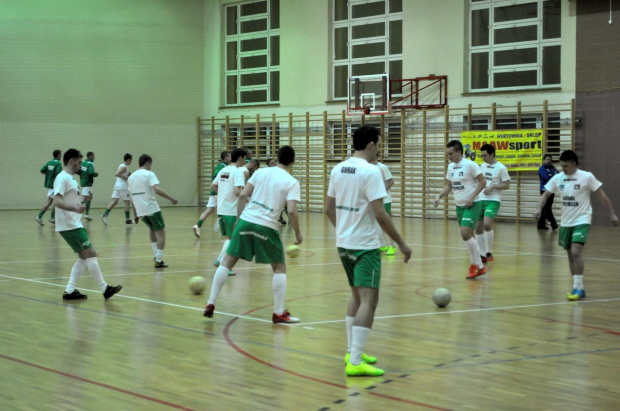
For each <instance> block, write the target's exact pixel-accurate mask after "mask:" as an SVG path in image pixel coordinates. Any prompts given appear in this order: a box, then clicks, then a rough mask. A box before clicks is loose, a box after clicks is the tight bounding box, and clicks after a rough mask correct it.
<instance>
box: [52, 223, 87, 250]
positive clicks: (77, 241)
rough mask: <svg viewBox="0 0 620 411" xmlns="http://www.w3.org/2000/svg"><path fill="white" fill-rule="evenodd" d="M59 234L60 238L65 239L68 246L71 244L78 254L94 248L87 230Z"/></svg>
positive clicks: (77, 229) (80, 229)
mask: <svg viewBox="0 0 620 411" xmlns="http://www.w3.org/2000/svg"><path fill="white" fill-rule="evenodd" d="M59 232H60V236H61V237H62V238H64V239H65V241H66V242H67V244H69V245H70V246H71V248H72V249H73V251H74V252H76V253H79V252H80V251H84V250H86V249H88V248H90V247H92V245H91V244H90V240H89V239H88V233H86V229H84V228H76V229H74V230H67V231H59Z"/></svg>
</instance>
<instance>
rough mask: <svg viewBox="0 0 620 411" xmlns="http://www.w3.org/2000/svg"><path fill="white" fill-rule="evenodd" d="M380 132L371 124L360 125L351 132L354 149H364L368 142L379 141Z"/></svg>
mask: <svg viewBox="0 0 620 411" xmlns="http://www.w3.org/2000/svg"><path fill="white" fill-rule="evenodd" d="M379 135H380V132H379V130H378V129H376V128H375V127H373V126H361V127H358V128H357V130H355V132H354V133H353V149H354V150H366V147H367V146H368V144H370V143H375V144H377V142H378V141H379Z"/></svg>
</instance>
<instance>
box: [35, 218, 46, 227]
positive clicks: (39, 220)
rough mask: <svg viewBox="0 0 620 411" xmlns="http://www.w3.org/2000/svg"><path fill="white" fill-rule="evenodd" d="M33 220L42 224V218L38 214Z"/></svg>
mask: <svg viewBox="0 0 620 411" xmlns="http://www.w3.org/2000/svg"><path fill="white" fill-rule="evenodd" d="M34 221H36V222H37V223H39V225H40V226H43V225H44V224H43V220H41V219H40V218H39V217H38V216H37V217H35V218H34Z"/></svg>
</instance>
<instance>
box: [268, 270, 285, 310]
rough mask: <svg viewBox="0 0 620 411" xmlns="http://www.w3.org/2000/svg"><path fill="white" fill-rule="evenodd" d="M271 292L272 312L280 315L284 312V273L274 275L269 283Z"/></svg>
mask: <svg viewBox="0 0 620 411" xmlns="http://www.w3.org/2000/svg"><path fill="white" fill-rule="evenodd" d="M271 289H272V291H273V312H274V313H276V314H278V315H282V313H283V312H284V298H285V297H286V273H276V274H274V275H273V281H272V282H271Z"/></svg>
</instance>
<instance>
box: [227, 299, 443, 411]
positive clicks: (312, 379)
mask: <svg viewBox="0 0 620 411" xmlns="http://www.w3.org/2000/svg"><path fill="white" fill-rule="evenodd" d="M339 292H342V291H334V292H330V293H325V294H334V293H339ZM317 295H322V294H317ZM315 296H316V295H310V296H306V297H299V298H295V300H300V299H302V298H308V297H315ZM289 301H292V300H289ZM270 306H271V304H269V305H263V306H262V307H257V308H254V309H252V310H250V311H247V312H245V313H243V314H241V315H248V314H251V313H253V312H255V311H258V310H260V309H263V308H265V307H270ZM238 319H239V317H235V318H233V319H232V320H230V321H229V322H228V323H226V326H225V327H224V331H223V334H224V339H225V340H226V342H227V343H228V345H230V346H231V347H232V348H233V349H234V350H235V351H237V352H238V353H239V354H241V355H244V356H246V357H248V358H249V359H251V360H253V361H256V362H259V363H261V364H263V365H266V366H268V367H271V368H273V369H276V370H278V371H283V372H285V373H288V374H291V375H294V376H296V377H300V378H305V379H307V380H311V381H314V382H318V383H321V384H326V385H330V386H332V387H337V388H343V389H345V390H349V387H347V386H345V385H340V384H336V383H333V382H331V381H325V380H321V379H319V378H314V377H310V376H309V375H304V374H299V373H297V372H295V371H291V370H287V369H286V368H282V367H279V366H277V365H275V364H272V363H270V362H267V361H265V360H261V359H260V358H258V357H255V356H254V355H252V354H250V353H249V352H247V351H244V350H243V349H242V348H241V347H239V346H238V345H237V344H235V343H234V341H233V340H232V339H231V338H230V332H229V331H230V327H231V326H232V325H233V324H234V323H235V321H237V320H238ZM370 394H371V395H374V396H377V397H381V398H386V399H389V400H394V401H399V402H404V403H407V404H412V405H417V406H420V407H426V408H431V409H434V410H441V411H450V410H449V409H447V408H440V407H436V406H434V405H430V404H424V403H421V402H415V401H411V400H406V399H404V398H398V397H392V396H389V395H383V394H379V393H376V392H372V393H370Z"/></svg>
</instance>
